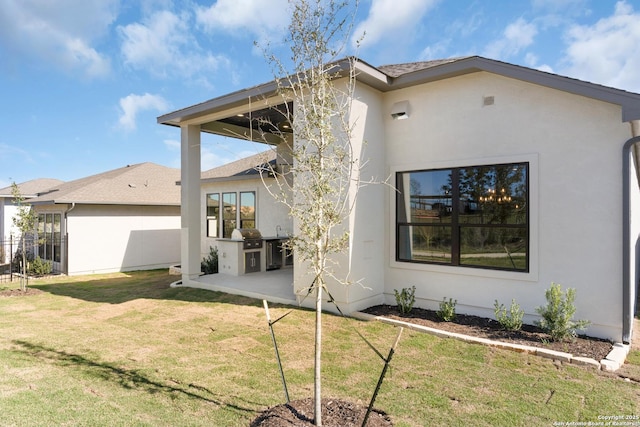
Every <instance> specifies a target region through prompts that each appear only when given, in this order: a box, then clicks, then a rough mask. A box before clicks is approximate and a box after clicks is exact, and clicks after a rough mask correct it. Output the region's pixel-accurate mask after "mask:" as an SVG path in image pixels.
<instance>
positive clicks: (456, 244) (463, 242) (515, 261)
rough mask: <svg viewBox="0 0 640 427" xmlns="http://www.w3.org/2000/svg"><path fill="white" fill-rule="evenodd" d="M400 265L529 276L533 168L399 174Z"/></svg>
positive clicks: (518, 165) (496, 167)
mask: <svg viewBox="0 0 640 427" xmlns="http://www.w3.org/2000/svg"><path fill="white" fill-rule="evenodd" d="M396 188H397V189H398V193H397V196H396V197H397V198H396V260H397V261H405V262H417V263H435V264H447V265H454V266H464V267H476V268H489V269H500V270H512V271H523V272H527V271H529V214H528V208H529V164H528V163H513V164H501V165H490V166H472V167H460V168H451V169H437V170H419V171H408V172H398V173H397V174H396Z"/></svg>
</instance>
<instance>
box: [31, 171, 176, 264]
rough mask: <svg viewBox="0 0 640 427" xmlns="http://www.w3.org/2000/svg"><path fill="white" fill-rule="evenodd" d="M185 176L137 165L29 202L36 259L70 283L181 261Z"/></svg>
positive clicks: (53, 190) (67, 185)
mask: <svg viewBox="0 0 640 427" xmlns="http://www.w3.org/2000/svg"><path fill="white" fill-rule="evenodd" d="M179 179H180V171H179V170H178V169H174V168H168V167H165V166H160V165H156V164H154V163H139V164H134V165H127V166H125V167H122V168H118V169H114V170H111V171H108V172H103V173H100V174H97V175H92V176H89V177H85V178H80V179H77V180H74V181H69V182H66V183H62V184H60V185H57V186H54V187H53V188H50V189H49V190H48V191H47V192H45V193H43V194H41V195H40V196H38V197H35V198H33V199H30V200H29V203H30V204H31V205H32V207H33V209H35V211H36V213H37V214H38V225H37V228H38V229H37V231H38V236H39V238H40V239H41V241H40V243H39V245H38V256H40V258H42V259H45V260H49V261H51V262H52V263H53V267H54V269H55V270H56V271H60V272H63V273H66V274H69V275H78V274H92V273H109V272H117V271H131V270H145V269H153V268H164V267H169V266H170V265H172V264H176V263H178V262H179V260H180V187H179V186H178V185H177V181H179Z"/></svg>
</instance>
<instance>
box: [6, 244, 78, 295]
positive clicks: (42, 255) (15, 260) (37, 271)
mask: <svg viewBox="0 0 640 427" xmlns="http://www.w3.org/2000/svg"><path fill="white" fill-rule="evenodd" d="M23 253H24V255H25V256H24V257H23ZM66 253H67V239H66V238H64V237H59V238H53V237H52V236H46V237H44V238H42V237H40V238H38V237H37V236H32V235H27V236H23V237H15V236H9V237H7V238H6V239H4V240H0V283H6V282H12V281H16V280H19V278H20V275H21V274H22V272H23V260H26V271H27V275H28V276H30V277H38V276H43V275H55V274H66V262H65V260H66V256H65V254H66Z"/></svg>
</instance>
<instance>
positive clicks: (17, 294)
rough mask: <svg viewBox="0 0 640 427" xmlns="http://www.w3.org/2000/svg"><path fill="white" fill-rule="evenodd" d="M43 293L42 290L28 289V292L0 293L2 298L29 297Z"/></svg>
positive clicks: (4, 291)
mask: <svg viewBox="0 0 640 427" xmlns="http://www.w3.org/2000/svg"><path fill="white" fill-rule="evenodd" d="M41 293H42V291H41V290H40V289H35V288H29V287H28V288H27V290H26V291H22V290H20V289H5V290H3V291H0V297H28V296H32V295H38V294H41Z"/></svg>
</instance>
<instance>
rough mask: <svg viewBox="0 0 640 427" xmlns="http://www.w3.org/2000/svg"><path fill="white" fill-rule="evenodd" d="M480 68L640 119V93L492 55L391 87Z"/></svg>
mask: <svg viewBox="0 0 640 427" xmlns="http://www.w3.org/2000/svg"><path fill="white" fill-rule="evenodd" d="M479 71H486V72H489V73H493V74H498V75H502V76H505V77H510V78H514V79H518V80H522V81H525V82H529V83H533V84H537V85H539V86H546V87H549V88H552V89H557V90H561V91H564V92H568V93H572V94H574V95H580V96H585V97H588V98H593V99H597V100H601V101H605V102H609V103H612V104H617V105H620V107H621V108H622V121H623V122H628V121H631V120H637V119H640V95H639V94H636V93H632V92H626V91H624V90H620V89H615V88H612V87H608V86H602V85H598V84H595V83H590V82H586V81H582V80H578V79H574V78H571V77H565V76H561V75H558V74H552V73H547V72H545V71H540V70H534V69H532V68H526V67H521V66H518V65H514V64H508V63H506V62H501V61H497V60H493V59H487V58H483V57H480V56H472V57H468V58H463V59H460V60H457V61H453V62H448V63H445V64H441V65H437V66H435V67H432V68H427V69H423V70H419V71H416V72H413V73H408V74H404V75H402V76H399V77H397V78H395V79H393V80H392V81H391V83H390V85H389V89H388V90H396V89H402V88H406V87H410V86H415V85H418V84H423V83H429V82H432V81H437V80H443V79H447V78H451V77H457V76H461V75H465V74H470V73H475V72H479Z"/></svg>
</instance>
